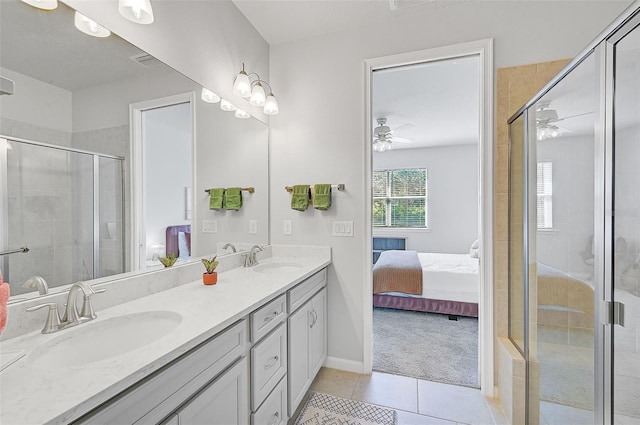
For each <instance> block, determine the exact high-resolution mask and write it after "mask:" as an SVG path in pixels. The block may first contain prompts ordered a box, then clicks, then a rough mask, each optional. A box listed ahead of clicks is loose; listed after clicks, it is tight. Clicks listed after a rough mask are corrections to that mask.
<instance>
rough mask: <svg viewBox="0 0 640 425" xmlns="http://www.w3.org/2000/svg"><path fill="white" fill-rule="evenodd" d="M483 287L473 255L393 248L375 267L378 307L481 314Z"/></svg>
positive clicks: (374, 295) (374, 302)
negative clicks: (479, 309)
mask: <svg viewBox="0 0 640 425" xmlns="http://www.w3.org/2000/svg"><path fill="white" fill-rule="evenodd" d="M418 281H419V282H418ZM479 286H480V284H479V278H478V259H477V258H473V257H471V256H470V255H469V254H442V253H425V252H416V251H394V250H391V251H384V252H382V254H381V255H380V258H379V260H378V261H377V262H376V264H375V266H374V267H373V305H374V306H375V307H384V308H395V309H402V310H414V311H424V312H431V313H441V314H449V315H455V316H469V317H478V297H479V295H478V294H479Z"/></svg>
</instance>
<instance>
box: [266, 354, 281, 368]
mask: <svg viewBox="0 0 640 425" xmlns="http://www.w3.org/2000/svg"><path fill="white" fill-rule="evenodd" d="M278 360H280V357H278V356H275V357H274V358H273V361H272V362H271V363H269V364H268V365H265V366H264V368H265V369H269V368H272V367H273V366H275V365H276V363H278Z"/></svg>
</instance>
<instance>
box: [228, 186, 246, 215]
mask: <svg viewBox="0 0 640 425" xmlns="http://www.w3.org/2000/svg"><path fill="white" fill-rule="evenodd" d="M224 207H225V208H226V209H228V210H233V211H238V210H239V209H240V208H242V189H241V188H239V187H230V188H228V189H227V190H225V191H224Z"/></svg>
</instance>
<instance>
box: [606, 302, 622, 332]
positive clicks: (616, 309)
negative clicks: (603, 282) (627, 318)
mask: <svg viewBox="0 0 640 425" xmlns="http://www.w3.org/2000/svg"><path fill="white" fill-rule="evenodd" d="M603 307H604V308H603V309H602V310H603V315H604V317H603V322H604V324H605V325H620V326H622V327H624V304H622V303H621V302H620V301H604V306H603Z"/></svg>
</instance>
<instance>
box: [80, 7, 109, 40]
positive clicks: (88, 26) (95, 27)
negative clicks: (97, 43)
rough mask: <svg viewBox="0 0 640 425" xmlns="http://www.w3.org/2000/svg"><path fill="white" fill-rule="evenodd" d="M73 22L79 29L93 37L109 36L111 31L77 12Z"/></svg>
mask: <svg viewBox="0 0 640 425" xmlns="http://www.w3.org/2000/svg"><path fill="white" fill-rule="evenodd" d="M73 23H74V25H75V26H76V28H78V29H79V30H80V31H82V32H83V33H85V34H88V35H90V36H93V37H109V36H110V35H111V31H109V30H108V29H106V28H105V27H103V26H102V25H100V24H98V23H97V22H96V21H94V20H92V19H89V18H87V17H86V16H84V15H83V14H81V13H79V12H76V14H75V17H74V18H73Z"/></svg>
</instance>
